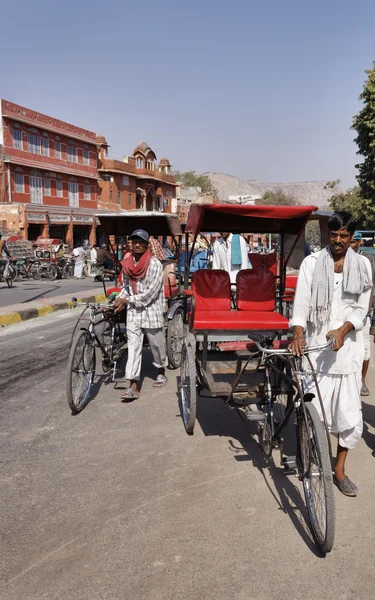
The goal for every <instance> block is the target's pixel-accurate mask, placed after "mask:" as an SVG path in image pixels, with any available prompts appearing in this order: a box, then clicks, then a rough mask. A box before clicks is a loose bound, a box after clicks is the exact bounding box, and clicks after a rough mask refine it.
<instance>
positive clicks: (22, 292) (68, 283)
mask: <svg viewBox="0 0 375 600" xmlns="http://www.w3.org/2000/svg"><path fill="white" fill-rule="evenodd" d="M106 285H107V287H110V286H111V285H112V284H111V283H110V282H107V281H106ZM80 290H94V291H95V292H96V293H97V294H101V293H102V292H103V284H102V283H100V282H95V281H94V280H93V279H92V278H91V277H84V278H83V279H81V280H80V279H56V281H35V280H34V279H23V280H21V281H15V282H14V284H13V287H12V288H10V289H9V288H8V286H7V284H6V283H5V281H1V282H0V307H4V306H9V305H12V304H19V303H24V304H27V303H28V302H32V301H33V300H42V298H52V297H53V296H60V295H62V294H70V293H71V294H72V296H73V295H76V294H77V293H79V291H80Z"/></svg>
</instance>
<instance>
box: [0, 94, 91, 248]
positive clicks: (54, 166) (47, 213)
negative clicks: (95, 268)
mask: <svg viewBox="0 0 375 600" xmlns="http://www.w3.org/2000/svg"><path fill="white" fill-rule="evenodd" d="M97 180H98V174H97V146H96V135H95V133H93V132H92V131H87V130H85V129H82V128H81V127H76V126H75V125H71V124H69V123H65V122H63V121H60V120H58V119H55V118H53V117H48V116H46V115H43V114H40V113H38V112H36V111H34V110H30V109H28V108H24V107H23V106H18V105H17V104H13V103H12V102H8V101H6V100H0V222H1V221H2V223H3V225H4V226H7V227H9V228H10V229H13V230H21V232H22V235H23V237H24V238H25V239H29V240H34V239H36V238H37V237H38V236H43V237H56V238H61V239H63V240H64V241H66V242H67V243H68V244H77V243H79V242H81V241H83V240H84V239H90V241H91V242H92V243H94V241H95V238H96V231H95V229H96V219H95V217H94V214H95V212H96V211H97V194H98V184H97Z"/></svg>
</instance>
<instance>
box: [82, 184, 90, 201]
mask: <svg viewBox="0 0 375 600" xmlns="http://www.w3.org/2000/svg"><path fill="white" fill-rule="evenodd" d="M83 197H84V199H85V200H91V194H90V185H89V184H88V183H85V186H84V195H83Z"/></svg>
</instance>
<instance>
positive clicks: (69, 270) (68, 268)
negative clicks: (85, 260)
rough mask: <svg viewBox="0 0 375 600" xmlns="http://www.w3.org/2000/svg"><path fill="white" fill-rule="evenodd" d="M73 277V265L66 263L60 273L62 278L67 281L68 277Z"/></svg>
mask: <svg viewBox="0 0 375 600" xmlns="http://www.w3.org/2000/svg"><path fill="white" fill-rule="evenodd" d="M73 275H74V265H73V264H72V263H66V265H64V268H63V271H62V276H63V277H65V279H68V278H69V277H73Z"/></svg>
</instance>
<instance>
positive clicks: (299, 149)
mask: <svg viewBox="0 0 375 600" xmlns="http://www.w3.org/2000/svg"><path fill="white" fill-rule="evenodd" d="M1 24H2V25H1V34H0V48H1V62H0V97H3V98H5V99H8V100H11V101H14V102H17V103H19V104H23V105H25V106H28V107H30V108H34V109H36V110H39V111H41V112H44V113H47V114H50V115H53V116H56V117H58V118H61V119H63V120H66V121H69V122H72V123H75V124H76V125H79V126H82V127H86V128H87V129H91V130H93V131H96V132H100V133H104V134H105V136H106V137H107V140H108V142H109V143H110V145H111V152H112V154H113V155H115V156H122V155H123V154H131V152H132V151H133V149H134V147H135V146H136V144H137V143H138V142H139V141H141V140H146V141H147V142H148V143H149V144H150V146H151V147H152V148H153V149H154V150H155V152H156V155H157V157H158V158H161V157H162V156H165V155H166V156H168V158H169V159H170V160H171V162H172V164H173V165H174V167H176V168H179V169H181V170H190V169H194V170H196V171H198V172H204V171H217V172H224V173H229V174H233V175H236V176H239V177H241V178H244V179H260V180H263V181H280V182H281V181H297V180H306V179H308V180H316V179H337V178H340V179H341V180H342V182H343V186H344V187H347V186H351V185H353V184H354V183H355V168H354V165H355V163H356V161H357V156H356V154H355V152H356V147H355V144H354V143H353V138H354V134H355V132H353V131H351V130H350V125H351V120H352V116H353V115H354V114H355V113H356V112H357V111H358V110H359V108H360V103H359V101H358V96H359V94H360V92H361V90H362V86H363V82H364V80H365V73H364V71H365V69H367V68H370V67H371V66H372V60H373V59H375V48H374V46H375V35H374V32H375V2H374V1H373V0H357V2H353V0H351V1H349V0H330V1H328V2H327V0H325V1H324V2H323V1H322V0H315V1H314V2H304V1H303V0H298V1H297V0H285V1H284V2H282V1H280V0H268V1H267V0H263V2H254V1H253V0H232V1H231V2H230V1H226V2H222V1H221V0H190V1H189V2H182V1H179V0H175V1H172V0H164V1H162V2H156V1H154V0H153V1H152V2H150V1H149V0H143V2H134V1H129V0H123V1H120V0H106V1H105V2H104V1H102V0H101V1H98V0H87V1H86V2H83V1H82V0H75V1H72V0H65V1H64V2H56V1H55V0H48V1H47V0H33V1H30V0H18V1H17V2H14V3H11V2H8V3H3V5H2V7H1Z"/></svg>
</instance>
